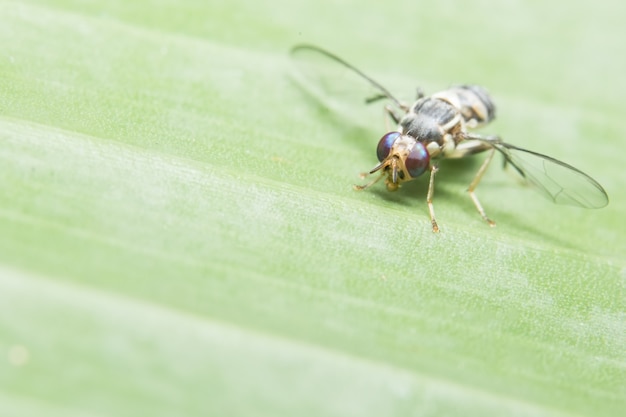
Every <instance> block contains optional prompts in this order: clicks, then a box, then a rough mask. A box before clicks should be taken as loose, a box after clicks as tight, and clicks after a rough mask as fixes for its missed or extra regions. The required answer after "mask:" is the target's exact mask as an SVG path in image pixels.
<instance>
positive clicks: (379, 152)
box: [376, 132, 400, 162]
mask: <svg viewBox="0 0 626 417" xmlns="http://www.w3.org/2000/svg"><path fill="white" fill-rule="evenodd" d="M399 137H400V133H399V132H389V133H387V134H386V135H385V136H383V137H382V138H381V139H380V142H378V147H377V148H376V156H378V160H379V161H380V162H383V159H385V158H386V157H388V156H389V152H391V147H392V146H393V144H394V142H395V141H396V139H398V138H399Z"/></svg>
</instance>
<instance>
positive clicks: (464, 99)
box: [431, 85, 496, 128]
mask: <svg viewBox="0 0 626 417" xmlns="http://www.w3.org/2000/svg"><path fill="white" fill-rule="evenodd" d="M431 97H433V98H436V99H439V100H443V101H445V102H447V103H449V104H451V105H452V106H453V107H455V108H456V109H458V111H459V112H460V113H461V116H462V117H463V120H464V122H465V123H466V125H467V127H469V128H476V127H479V126H482V125H485V124H487V123H489V122H491V121H492V120H493V119H494V118H495V116H496V107H495V105H494V103H493V100H492V99H491V96H490V95H489V93H488V92H487V90H486V89H485V88H484V87H481V86H479V85H460V86H455V87H451V88H449V89H447V90H444V91H440V92H438V93H435V94H433V95H432V96H431Z"/></svg>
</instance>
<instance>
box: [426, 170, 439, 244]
mask: <svg viewBox="0 0 626 417" xmlns="http://www.w3.org/2000/svg"><path fill="white" fill-rule="evenodd" d="M437 171H439V168H438V167H437V165H433V166H432V167H431V168H430V181H429V182H428V194H427V195H426V204H428V211H429V212H430V222H431V224H432V225H433V233H438V232H439V226H438V225H437V220H435V209H434V207H433V194H434V193H435V174H436V173H437Z"/></svg>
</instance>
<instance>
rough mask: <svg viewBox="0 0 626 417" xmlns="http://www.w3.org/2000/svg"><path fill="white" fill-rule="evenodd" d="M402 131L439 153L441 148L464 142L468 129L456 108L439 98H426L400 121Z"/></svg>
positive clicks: (416, 104)
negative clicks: (464, 135)
mask: <svg viewBox="0 0 626 417" xmlns="http://www.w3.org/2000/svg"><path fill="white" fill-rule="evenodd" d="M400 129H401V130H402V133H403V134H405V135H408V136H411V137H413V138H415V139H416V140H417V141H418V142H421V143H423V144H424V146H426V147H427V148H428V150H429V151H430V150H431V149H432V150H435V149H437V152H438V151H439V149H440V148H449V147H450V145H452V146H453V147H454V145H456V144H457V143H458V142H459V141H461V140H462V138H463V134H464V132H465V129H466V128H465V121H464V120H463V117H462V115H461V113H460V112H459V110H458V109H457V108H456V107H455V106H453V105H452V104H450V103H449V102H447V101H445V100H441V99H439V98H432V97H425V98H422V99H420V100H418V101H416V102H415V104H414V105H413V106H412V107H411V110H410V111H409V112H408V113H407V114H406V115H405V116H404V117H403V118H402V119H401V120H400ZM431 156H434V155H432V154H431Z"/></svg>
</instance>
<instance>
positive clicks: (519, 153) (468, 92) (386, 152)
mask: <svg viewBox="0 0 626 417" xmlns="http://www.w3.org/2000/svg"><path fill="white" fill-rule="evenodd" d="M291 56H292V58H293V59H294V60H295V62H296V64H297V65H298V66H299V69H300V74H302V75H303V76H304V77H305V82H309V83H312V84H315V85H313V86H312V87H313V89H316V91H318V92H319V91H320V90H321V93H322V94H326V95H329V94H330V95H332V94H333V93H335V92H336V91H338V90H341V89H345V88H349V87H348V85H349V84H350V83H356V84H358V85H359V87H358V88H356V89H355V90H363V88H362V87H366V88H368V89H369V90H373V95H370V96H369V97H367V96H365V95H364V96H362V97H361V99H363V100H364V102H365V103H371V102H374V101H378V100H387V101H388V104H387V105H385V112H386V114H387V115H388V116H389V118H390V119H391V120H393V122H395V123H396V124H397V125H398V128H397V130H395V131H391V132H388V133H386V134H384V135H383V136H382V138H381V139H380V141H379V142H378V146H377V148H376V155H377V157H378V161H379V163H378V164H377V165H376V166H375V167H374V168H372V169H371V170H370V171H369V173H367V174H364V176H365V175H368V174H376V173H378V176H377V177H375V178H374V179H373V180H372V181H370V182H369V183H366V184H365V185H355V186H354V188H355V189H356V190H364V189H366V188H368V187H370V186H372V185H374V184H375V183H377V182H378V181H380V180H381V179H383V178H384V179H385V185H386V186H387V189H388V190H389V191H396V190H397V189H398V187H400V185H401V184H402V183H404V182H407V181H412V180H414V179H416V178H417V177H419V176H421V175H422V174H424V173H426V172H429V174H430V178H429V185H428V193H427V196H426V203H427V204H428V210H429V213H430V220H431V223H432V230H433V232H438V231H439V226H438V225H437V221H436V219H435V210H434V208H433V193H434V181H435V173H436V172H437V171H438V166H437V164H436V162H435V161H437V160H438V159H442V158H451V159H455V158H464V157H466V156H469V155H473V154H476V153H480V152H484V151H487V152H488V155H487V157H486V158H485V160H484V162H483V164H482V165H481V166H480V168H479V169H478V171H477V172H476V175H475V176H474V179H473V180H472V181H471V183H470V185H469V187H468V189H467V191H468V193H469V196H470V198H471V199H472V202H473V203H474V206H476V209H477V210H478V213H479V214H480V215H481V217H482V218H483V219H484V220H485V221H486V222H487V224H489V225H490V226H495V222H494V221H493V220H491V219H490V218H489V217H487V214H486V213H485V210H484V209H483V206H482V204H481V203H480V201H479V200H478V197H477V196H476V194H475V190H476V187H477V186H478V184H479V183H480V180H481V178H482V177H483V174H484V173H485V171H486V170H487V168H488V166H489V164H490V162H491V160H492V159H493V156H494V154H495V153H496V152H498V153H500V154H501V155H502V156H503V157H504V164H505V166H506V165H510V166H512V167H513V169H514V170H515V171H516V172H517V173H518V174H519V175H521V176H522V178H523V179H524V180H525V181H526V182H528V183H529V184H531V185H534V186H535V189H537V190H538V191H540V192H541V193H542V194H543V195H544V196H546V197H548V198H549V199H551V200H552V201H554V202H555V203H557V204H566V205H572V206H577V207H584V208H601V207H604V206H606V205H607V204H608V201H609V199H608V195H607V194H606V191H604V189H603V188H602V186H601V185H600V184H598V182H597V181H595V180H594V179H593V178H591V177H590V176H589V175H587V174H585V173H584V172H582V171H580V170H579V169H577V168H574V167H573V166H571V165H568V164H566V163H565V162H561V161H559V160H557V159H554V158H552V157H550V156H547V155H542V154H540V153H537V152H533V151H530V150H527V149H523V148H519V147H517V146H513V145H511V144H508V143H505V142H503V141H502V139H500V137H499V136H486V135H481V134H477V133H472V132H469V131H468V130H471V129H475V128H478V127H482V126H484V125H486V124H488V123H489V122H491V121H492V120H493V119H494V117H495V109H496V108H495V105H494V103H493V100H492V99H491V97H490V95H489V93H488V92H487V90H486V89H485V88H483V87H481V86H478V85H459V86H454V87H451V88H448V89H447V90H443V91H440V92H438V93H435V94H432V95H430V96H425V95H424V94H423V93H422V92H421V90H418V94H417V100H416V101H415V103H413V105H411V106H408V105H407V104H405V103H403V102H401V101H400V100H398V99H397V98H396V97H395V96H393V95H392V94H391V93H390V92H389V90H387V89H386V88H385V87H383V86H382V85H381V84H379V83H378V82H377V81H375V80H374V79H373V78H371V77H369V76H368V75H366V74H365V73H363V72H362V71H360V70H359V69H357V68H356V67H354V66H353V65H351V64H349V63H348V62H346V61H344V60H343V59H341V58H339V57H338V56H336V55H334V54H332V53H330V52H328V51H326V50H324V49H321V48H319V47H317V46H313V45H297V46H295V47H293V48H292V50H291ZM345 75H347V76H348V80H350V79H351V80H350V81H346V80H345V79H344V78H343V77H342V76H345ZM342 94H343V93H342Z"/></svg>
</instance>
